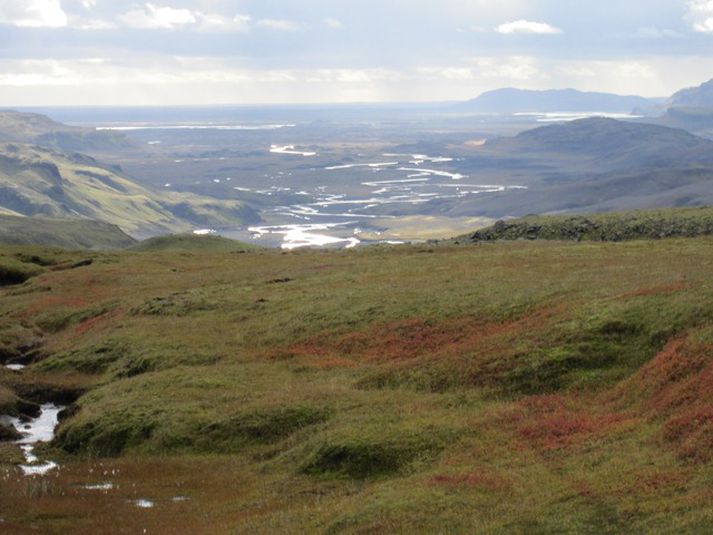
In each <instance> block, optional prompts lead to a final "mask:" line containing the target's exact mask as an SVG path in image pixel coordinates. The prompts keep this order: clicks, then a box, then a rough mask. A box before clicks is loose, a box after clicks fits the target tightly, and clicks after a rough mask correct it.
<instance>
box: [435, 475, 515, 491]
mask: <svg viewBox="0 0 713 535" xmlns="http://www.w3.org/2000/svg"><path fill="white" fill-rule="evenodd" d="M429 484H430V485H432V486H434V487H444V488H457V487H467V488H474V489H481V490H493V491H497V490H505V489H507V488H509V487H510V483H509V482H508V481H507V480H505V479H504V478H502V477H500V476H498V475H494V474H490V473H488V472H486V471H479V472H471V473H468V474H456V475H437V476H434V477H432V478H431V480H430V481H429Z"/></svg>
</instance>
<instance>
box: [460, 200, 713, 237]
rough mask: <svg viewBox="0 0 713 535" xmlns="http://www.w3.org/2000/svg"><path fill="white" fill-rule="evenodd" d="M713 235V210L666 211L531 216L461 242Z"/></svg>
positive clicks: (703, 208)
mask: <svg viewBox="0 0 713 535" xmlns="http://www.w3.org/2000/svg"><path fill="white" fill-rule="evenodd" d="M710 234H713V208H710V207H702V208H665V209H659V210H640V211H631V212H614V213H603V214H587V215H559V216H527V217H522V218H517V219H512V220H509V221H499V222H497V223H496V224H495V225H493V226H491V227H488V228H485V229H482V230H479V231H477V232H475V233H474V234H471V235H468V236H462V237H461V238H459V239H460V240H471V241H493V240H519V239H529V240H585V241H622V240H636V239H659V238H671V237H695V236H708V235H710Z"/></svg>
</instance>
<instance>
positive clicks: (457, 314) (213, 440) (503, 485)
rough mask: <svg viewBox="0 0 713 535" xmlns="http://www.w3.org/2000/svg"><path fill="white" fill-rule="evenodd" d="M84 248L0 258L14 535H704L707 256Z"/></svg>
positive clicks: (712, 251) (612, 251)
mask: <svg viewBox="0 0 713 535" xmlns="http://www.w3.org/2000/svg"><path fill="white" fill-rule="evenodd" d="M50 255H63V257H62V258H59V257H56V256H51V257H50V258H49V260H51V261H44V260H48V259H47V258H46V257H47V256H50ZM91 255H92V256H91V258H92V260H93V262H91V264H88V263H87V262H80V261H81V260H83V259H86V258H87V257H86V255H81V254H74V253H58V252H42V251H38V250H36V249H34V250H32V251H29V250H28V251H26V252H25V253H24V254H23V250H21V249H20V250H16V249H13V250H12V251H9V250H8V251H3V253H2V258H0V264H6V265H8V266H9V265H15V266H17V265H18V264H19V265H22V266H26V267H25V268H23V269H30V268H31V271H32V272H31V273H28V276H31V277H32V278H30V279H29V280H28V281H26V282H25V283H22V284H19V285H18V284H15V285H12V286H6V287H5V288H4V289H3V290H1V291H2V299H0V355H1V356H2V359H3V360H4V361H5V362H23V361H24V362H26V363H28V364H30V366H29V367H28V368H27V369H25V370H24V371H21V372H15V371H11V370H5V369H2V368H0V385H1V386H0V400H4V401H3V403H5V405H4V406H5V407H6V410H7V411H16V412H23V411H25V412H27V411H30V410H31V408H32V404H31V403H32V402H36V403H37V402H43V401H48V400H54V401H58V402H62V403H69V402H72V401H75V400H76V401H75V402H74V403H73V404H72V405H71V407H70V409H69V410H68V411H67V412H66V413H65V414H64V417H63V419H62V422H61V424H60V426H59V430H58V435H57V438H56V439H55V440H54V442H53V443H52V444H51V445H50V446H48V447H45V448H43V449H40V450H39V452H38V453H39V454H40V455H41V456H42V458H47V459H53V460H55V461H57V462H59V463H60V465H61V468H60V469H59V470H55V471H54V472H51V473H50V475H49V476H47V477H36V478H34V479H33V478H29V479H28V478H26V477H24V476H22V475H21V474H20V473H19V472H17V471H16V470H15V469H14V468H12V460H13V459H17V453H18V451H17V446H16V445H14V444H12V443H6V444H4V445H3V444H0V463H2V462H3V461H2V460H3V459H5V461H4V462H5V465H4V468H2V469H1V470H0V474H5V475H4V476H2V477H3V479H2V485H0V506H1V507H0V510H1V511H2V518H3V520H4V528H6V529H7V530H9V532H18V533H22V532H25V531H28V530H30V529H34V530H39V531H43V530H44V531H52V530H54V531H56V532H60V533H65V532H66V533H79V534H83V533H99V532H117V533H118V532H127V533H133V532H142V531H143V530H144V529H146V530H147V532H154V533H266V532H271V533H407V532H409V533H493V534H510V533H528V534H530V533H540V534H549V533H597V534H599V533H674V532H678V533H706V532H708V530H709V528H710V519H711V517H712V516H713V506H712V505H711V500H710V499H709V498H710V480H711V478H712V477H713V431H712V429H713V425H712V422H713V418H712V417H711V414H713V402H712V401H711V400H713V397H711V395H710V394H711V382H710V380H709V378H710V374H711V370H713V351H712V350H711V348H713V279H711V276H710V266H711V265H713V241H712V239H711V238H709V237H697V238H688V239H680V238H677V239H665V240H651V241H645V240H637V241H623V242H619V243H600V242H594V241H588V242H582V243H575V242H569V243H566V242H552V241H534V242H530V241H513V242H496V243H482V244H480V245H477V246H475V245H454V244H449V245H440V246H401V247H397V248H388V247H374V248H369V247H366V248H361V249H354V250H349V251H330V252H326V251H295V252H290V253H288V252H281V251H274V250H257V251H252V252H248V253H246V254H239V255H237V254H234V252H232V251H210V250H200V251H193V252H192V251H187V250H185V249H184V250H175V249H174V250H166V251H163V252H160V251H158V252H153V253H152V254H141V253H135V252H121V253H91ZM33 257H37V258H39V259H44V260H43V261H39V260H37V262H34V261H33V260H32V259H33ZM43 264H46V265H43ZM23 400H24V401H23ZM23 403H24V405H23ZM97 485H104V487H97ZM101 488H103V489H104V490H97V489H101ZM136 500H149V501H151V502H152V503H153V504H155V506H154V507H153V508H150V509H139V508H137V507H136V506H135V505H134V503H135V501H136ZM57 511H61V521H60V520H57Z"/></svg>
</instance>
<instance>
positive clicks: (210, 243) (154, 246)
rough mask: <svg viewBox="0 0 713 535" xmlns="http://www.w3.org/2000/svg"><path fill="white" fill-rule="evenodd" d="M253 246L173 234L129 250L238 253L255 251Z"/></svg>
mask: <svg viewBox="0 0 713 535" xmlns="http://www.w3.org/2000/svg"><path fill="white" fill-rule="evenodd" d="M257 248H258V247H256V246H255V245H252V244H248V243H243V242H239V241H236V240H230V239H228V238H223V237H221V236H196V235H193V234H174V235H171V236H158V237H155V238H149V239H147V240H144V241H142V242H140V243H138V244H136V245H133V246H131V247H130V248H129V249H130V250H132V251H137V252H156V251H212V252H240V251H252V250H255V249H257Z"/></svg>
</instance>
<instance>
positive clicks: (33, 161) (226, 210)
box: [0, 143, 258, 236]
mask: <svg viewBox="0 0 713 535" xmlns="http://www.w3.org/2000/svg"><path fill="white" fill-rule="evenodd" d="M0 209H2V211H3V212H4V213H6V214H9V215H24V216H36V215H40V216H49V217H54V218H83V219H92V220H99V221H104V222H106V223H109V224H112V225H116V226H118V227H120V228H121V229H122V230H123V231H124V232H127V233H129V234H131V235H133V236H142V235H147V234H157V233H163V234H165V233H167V232H186V231H190V230H192V229H194V228H195V227H196V226H204V225H208V224H210V225H216V226H223V225H240V224H243V223H245V222H253V221H255V220H257V219H258V216H257V214H256V213H255V211H254V210H252V209H251V208H249V207H247V206H246V205H245V204H243V203H241V202H238V201H232V202H231V201H222V200H218V199H213V198H208V197H201V196H198V195H192V194H181V193H174V192H157V191H154V190H150V189H148V188H146V187H144V186H141V185H140V184H138V183H136V182H135V181H133V180H132V179H131V178H129V177H127V176H126V175H124V174H123V173H122V172H121V171H120V170H118V169H115V168H113V167H110V166H106V165H103V164H101V163H99V162H97V161H96V160H94V159H93V158H90V157H88V156H83V155H79V154H74V155H65V154H62V153H58V152H54V151H52V150H50V149H46V148H42V147H38V146H31V145H19V144H12V143H6V144H0Z"/></svg>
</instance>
